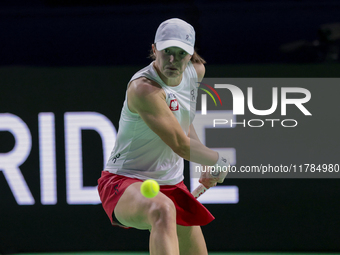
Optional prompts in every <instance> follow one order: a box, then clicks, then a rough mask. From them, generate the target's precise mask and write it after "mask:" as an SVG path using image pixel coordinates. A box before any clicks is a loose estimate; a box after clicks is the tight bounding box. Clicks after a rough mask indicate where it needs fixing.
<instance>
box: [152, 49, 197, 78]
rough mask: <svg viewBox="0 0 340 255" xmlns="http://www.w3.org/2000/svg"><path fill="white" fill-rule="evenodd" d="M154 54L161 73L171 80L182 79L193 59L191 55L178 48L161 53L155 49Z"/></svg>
mask: <svg viewBox="0 0 340 255" xmlns="http://www.w3.org/2000/svg"><path fill="white" fill-rule="evenodd" d="M154 53H155V55H156V60H155V61H156V65H157V67H158V68H159V71H160V72H161V73H162V74H163V75H164V76H165V77H167V78H169V79H171V78H177V77H180V76H181V75H182V73H183V72H184V70H185V68H186V67H187V65H188V62H189V61H190V59H191V55H189V53H187V52H186V51H185V50H183V49H181V48H178V47H169V48H166V49H164V50H161V51H158V50H157V49H156V47H154Z"/></svg>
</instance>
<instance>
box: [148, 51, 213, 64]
mask: <svg viewBox="0 0 340 255" xmlns="http://www.w3.org/2000/svg"><path fill="white" fill-rule="evenodd" d="M149 58H151V59H152V60H155V59H156V56H155V54H154V53H153V50H152V48H151V50H150V54H149ZM191 62H192V63H199V64H205V63H207V62H206V61H205V60H204V59H203V58H202V57H201V56H200V55H198V54H197V52H196V50H194V54H192V56H191Z"/></svg>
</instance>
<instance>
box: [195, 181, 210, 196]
mask: <svg viewBox="0 0 340 255" xmlns="http://www.w3.org/2000/svg"><path fill="white" fill-rule="evenodd" d="M208 189H209V188H206V187H205V186H204V185H203V184H200V185H199V186H198V187H197V188H196V189H195V190H194V191H193V192H191V194H192V195H193V196H194V197H195V198H199V197H200V196H201V195H202V194H203V193H204V192H206V191H207V190H208Z"/></svg>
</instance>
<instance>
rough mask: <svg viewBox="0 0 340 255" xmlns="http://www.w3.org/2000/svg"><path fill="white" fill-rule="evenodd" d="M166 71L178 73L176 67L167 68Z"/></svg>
mask: <svg viewBox="0 0 340 255" xmlns="http://www.w3.org/2000/svg"><path fill="white" fill-rule="evenodd" d="M166 69H169V70H171V71H177V70H178V69H177V68H176V67H172V66H171V67H167V68H166Z"/></svg>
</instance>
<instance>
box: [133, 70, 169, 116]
mask: <svg viewBox="0 0 340 255" xmlns="http://www.w3.org/2000/svg"><path fill="white" fill-rule="evenodd" d="M127 96H128V107H129V109H130V111H132V112H135V113H136V112H139V110H141V109H147V108H150V107H152V105H154V103H155V102H156V101H158V100H164V101H165V98H166V95H165V92H164V90H163V89H162V87H161V86H160V85H159V84H158V83H157V82H155V81H152V80H149V79H147V78H145V77H140V78H138V79H136V80H133V81H132V82H131V83H130V84H129V87H128V90H127Z"/></svg>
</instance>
